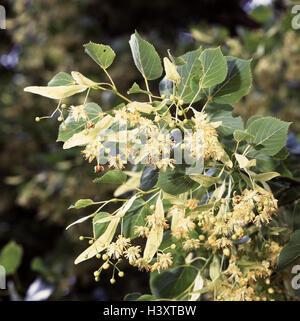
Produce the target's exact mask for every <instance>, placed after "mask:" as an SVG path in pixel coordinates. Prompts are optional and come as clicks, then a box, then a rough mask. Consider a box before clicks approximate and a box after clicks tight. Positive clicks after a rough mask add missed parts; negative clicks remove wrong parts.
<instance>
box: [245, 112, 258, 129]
mask: <svg viewBox="0 0 300 321" xmlns="http://www.w3.org/2000/svg"><path fill="white" fill-rule="evenodd" d="M260 118H261V116H259V115H254V116H252V117H250V118H249V119H248V120H247V124H246V128H248V127H249V126H250V124H251V123H252V122H254V121H255V120H257V119H260Z"/></svg>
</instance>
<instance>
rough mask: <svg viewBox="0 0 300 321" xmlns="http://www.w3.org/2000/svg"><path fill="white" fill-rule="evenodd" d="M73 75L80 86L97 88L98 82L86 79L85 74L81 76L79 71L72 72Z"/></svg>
mask: <svg viewBox="0 0 300 321" xmlns="http://www.w3.org/2000/svg"><path fill="white" fill-rule="evenodd" d="M71 75H72V77H73V79H74V80H75V82H76V83H77V84H78V85H83V86H87V87H89V88H93V87H95V86H97V83H96V82H94V81H93V80H91V79H89V78H87V77H85V76H84V75H83V74H81V73H80V72H78V71H72V73H71Z"/></svg>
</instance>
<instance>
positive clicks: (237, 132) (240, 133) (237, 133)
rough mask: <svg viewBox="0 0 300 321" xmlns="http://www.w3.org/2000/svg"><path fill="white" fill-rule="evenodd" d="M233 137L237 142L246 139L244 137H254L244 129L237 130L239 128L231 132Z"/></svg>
mask: <svg viewBox="0 0 300 321" xmlns="http://www.w3.org/2000/svg"><path fill="white" fill-rule="evenodd" d="M233 138H234V139H235V140H236V141H238V142H241V141H243V140H246V139H250V138H254V136H253V135H251V134H249V133H247V132H246V131H244V130H239V129H236V130H235V131H234V132H233Z"/></svg>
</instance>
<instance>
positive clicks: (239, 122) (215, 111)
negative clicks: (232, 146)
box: [206, 103, 244, 136]
mask: <svg viewBox="0 0 300 321" xmlns="http://www.w3.org/2000/svg"><path fill="white" fill-rule="evenodd" d="M232 110H233V108H232V107H231V106H230V105H223V104H213V103H210V104H208V105H207V106H206V112H207V114H208V115H209V117H210V121H211V122H218V121H222V125H220V126H219V127H217V128H216V130H217V132H218V133H219V134H220V135H223V136H230V135H232V134H233V132H234V131H235V130H243V129H244V123H243V119H242V117H240V116H238V117H233V116H232Z"/></svg>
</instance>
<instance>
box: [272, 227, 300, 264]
mask: <svg viewBox="0 0 300 321" xmlns="http://www.w3.org/2000/svg"><path fill="white" fill-rule="evenodd" d="M299 256H300V230H297V231H295V232H294V233H293V234H292V237H291V239H290V241H289V243H288V244H287V245H286V246H285V247H284V248H283V249H282V250H281V252H280V254H279V258H278V266H277V268H278V270H281V269H283V268H285V267H287V266H288V265H290V264H291V263H293V262H294V261H295V260H296V259H297V258H299Z"/></svg>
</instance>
